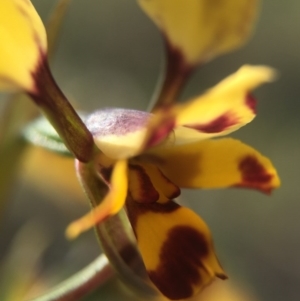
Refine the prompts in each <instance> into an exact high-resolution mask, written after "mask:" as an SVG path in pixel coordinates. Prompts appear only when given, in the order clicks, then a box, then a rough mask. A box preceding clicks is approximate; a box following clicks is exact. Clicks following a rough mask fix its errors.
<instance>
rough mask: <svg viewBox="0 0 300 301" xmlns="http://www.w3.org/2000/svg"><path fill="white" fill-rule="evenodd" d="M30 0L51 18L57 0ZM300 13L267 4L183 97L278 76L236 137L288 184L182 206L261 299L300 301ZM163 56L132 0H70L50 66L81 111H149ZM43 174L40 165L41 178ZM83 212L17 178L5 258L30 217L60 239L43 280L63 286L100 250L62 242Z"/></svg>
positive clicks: (6, 222) (298, 7)
mask: <svg viewBox="0 0 300 301" xmlns="http://www.w3.org/2000/svg"><path fill="white" fill-rule="evenodd" d="M33 3H34V4H35V5H36V8H37V10H38V11H39V12H40V14H41V16H42V18H43V19H44V20H45V18H46V16H47V14H48V13H49V11H50V9H51V8H52V6H53V5H54V3H55V1H53V0H43V1H41V0H39V1H38V0H36V1H33ZM299 12H300V3H299V2H298V1H295V0H286V1H284V2H283V1H279V0H265V1H263V2H262V7H261V14H260V18H259V20H258V23H257V26H256V31H255V33H254V35H253V37H252V39H251V40H250V42H249V43H248V44H247V45H246V46H245V47H243V48H242V49H241V50H238V51H236V52H234V53H231V54H229V55H225V56H222V57H220V58H217V59H215V60H214V61H212V62H210V63H208V64H207V65H205V66H203V67H202V68H200V69H199V70H198V71H197V72H196V73H195V74H194V76H193V77H192V78H191V80H190V81H189V83H188V85H187V86H186V89H185V91H184V93H183V96H182V99H187V98H189V97H191V96H194V95H198V94H200V93H201V92H203V91H204V90H205V89H206V88H208V87H211V86H212V85H214V84H216V83H217V82H218V81H219V80H221V79H222V78H224V77H225V76H227V75H228V74H230V73H232V72H234V71H235V70H237V69H238V68H239V67H240V66H241V65H243V64H265V65H270V66H273V67H275V68H276V69H277V70H278V71H279V74H280V77H279V79H278V80H277V81H276V82H275V83H273V84H270V85H265V86H263V87H262V88H260V89H259V90H257V91H256V92H255V93H254V94H255V96H256V97H257V98H258V100H259V102H258V116H257V117H256V119H255V120H254V121H253V122H252V123H251V124H249V125H248V126H246V127H245V128H243V129H241V130H239V131H238V133H236V134H234V135H233V136H234V137H236V138H239V139H241V140H242V141H244V142H245V143H247V144H250V145H252V146H253V147H255V148H256V149H258V150H259V151H261V152H262V153H263V154H264V155H266V156H268V157H269V158H270V159H271V160H272V161H273V163H274V165H275V166H276V167H277V169H278V172H279V175H280V177H281V180H282V187H281V188H280V189H278V190H277V191H275V192H274V193H273V194H272V196H266V195H263V194H260V193H258V192H253V191H248V190H241V189H227V190H217V191H216V190H215V191H184V192H183V197H184V200H185V201H186V203H187V204H188V205H189V206H190V207H191V208H193V209H194V210H195V211H197V212H198V213H199V214H200V215H201V216H202V217H203V218H204V219H205V220H206V222H207V223H208V225H209V226H210V228H211V230H212V233H213V236H214V241H215V245H216V249H217V253H218V255H219V258H220V260H221V262H222V264H223V266H224V268H225V270H226V271H227V273H228V275H229V276H230V279H231V280H229V281H233V282H234V283H237V284H238V286H239V287H242V288H244V289H246V290H248V291H250V292H251V293H252V294H253V295H254V296H256V297H257V300H264V301H266V300H267V301H268V300H272V301H282V300H289V301H298V300H299V298H300V289H299V285H300V256H299V253H300V236H299V230H300V218H299V217H300V202H299V196H300V181H299V171H300V140H299V136H300V118H299V114H300V84H299V78H300V39H299V35H300V18H299ZM162 58H163V48H162V41H161V38H160V35H159V34H158V31H157V29H156V28H155V26H154V25H153V24H152V23H151V21H150V20H148V18H146V16H145V15H144V14H143V12H142V11H140V9H139V7H138V6H137V4H136V2H135V1H132V0H131V1H128V0H102V1H95V0H93V1H92V0H85V1H82V0H81V1H80V0H74V1H73V4H72V6H71V8H70V11H69V13H68V15H67V18H66V22H65V26H64V31H63V35H62V37H61V40H60V44H59V49H58V52H57V56H56V58H55V62H54V64H53V68H52V69H53V72H54V75H55V77H56V79H57V81H58V83H59V85H60V86H61V88H62V89H63V91H64V92H65V93H66V94H67V95H68V96H69V98H70V99H71V100H74V102H75V103H76V106H77V107H78V108H80V109H84V110H86V111H92V110H95V109H97V108H103V107H107V106H113V107H125V108H135V109H141V110H144V109H145V108H146V107H147V104H148V102H149V99H150V97H151V95H152V93H153V90H154V87H155V84H156V81H157V77H158V75H159V72H160V69H161V64H162ZM0 108H1V107H0ZM44 168H46V167H43V166H40V169H39V170H40V176H42V175H43V173H44ZM61 173H63V170H61ZM87 208H88V207H87V205H86V206H85V204H81V203H80V202H75V201H74V196H71V195H70V196H68V195H66V194H64V195H63V196H62V195H61V194H59V191H56V192H53V191H52V195H48V194H46V193H42V192H41V190H38V189H36V188H35V187H34V185H29V184H28V182H26V181H25V180H24V178H21V179H19V180H18V182H17V183H16V185H15V189H14V191H13V194H12V195H11V196H10V202H9V203H8V206H7V211H6V214H5V216H4V217H3V219H2V222H1V226H2V227H1V229H0V233H1V238H0V244H1V248H0V256H1V258H2V259H3V258H5V256H6V254H7V252H8V246H9V244H10V243H11V242H12V241H13V237H14V235H15V234H16V233H17V232H18V229H19V228H20V227H21V226H22V225H23V224H24V223H25V222H26V221H27V220H30V219H37V220H39V222H40V223H41V224H43V225H44V226H45V228H46V229H47V233H49V235H50V236H51V237H54V238H53V241H52V243H51V246H50V247H49V248H48V249H47V252H46V255H45V256H44V257H45V258H44V261H45V263H46V268H45V271H46V272H45V274H46V275H47V274H49V275H50V274H53V273H54V272H55V271H56V270H55V269H57V271H58V270H59V271H60V272H59V273H60V277H61V278H62V279H63V278H64V277H65V276H67V275H69V274H70V273H72V272H73V271H76V270H78V269H79V268H80V267H82V266H84V265H85V264H86V263H88V262H90V261H91V260H92V259H93V258H94V257H95V256H96V255H97V253H98V246H97V243H96V242H95V239H94V236H93V233H88V234H85V235H83V236H82V237H81V238H79V239H78V240H77V241H75V242H72V243H69V242H68V241H66V239H65V238H64V235H63V232H64V228H65V226H66V225H67V224H68V223H69V222H70V221H71V220H73V219H74V218H76V217H79V216H80V214H81V213H82V212H86V210H87ZM61 270H63V272H61ZM55 281H56V280H53V283H54V282H55ZM50 283H51V281H50ZM107 291H108V290H107ZM118 298H120V300H124V299H122V298H121V297H117V295H116V296H112V297H108V296H107V295H105V296H104V297H103V299H101V300H118ZM97 300H100V299H97Z"/></svg>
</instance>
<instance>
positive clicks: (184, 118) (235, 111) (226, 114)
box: [146, 65, 275, 146]
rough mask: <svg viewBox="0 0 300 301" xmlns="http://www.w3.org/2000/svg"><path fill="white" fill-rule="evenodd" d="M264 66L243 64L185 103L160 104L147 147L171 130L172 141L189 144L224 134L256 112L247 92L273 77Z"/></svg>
mask: <svg viewBox="0 0 300 301" xmlns="http://www.w3.org/2000/svg"><path fill="white" fill-rule="evenodd" d="M274 77H275V71H274V70H273V69H272V68H269V67H266V66H248V65H245V66H243V67H241V68H240V69H239V70H237V71H236V72H235V73H233V74H232V75H230V76H228V77H227V78H225V79H224V80H222V81H221V82H220V83H218V84H217V85H215V86H214V87H212V88H211V89H209V90H208V91H207V92H206V93H204V94H203V95H200V96H198V97H196V98H194V99H192V100H191V101H189V102H187V103H185V104H179V105H174V106H168V107H163V108H161V109H158V110H157V111H156V112H155V113H154V115H155V116H154V117H153V118H152V119H151V120H150V122H149V128H150V129H149V130H148V135H147V137H148V140H147V143H146V145H147V146H154V145H157V144H158V143H159V142H161V141H162V140H163V139H165V138H166V137H167V134H169V133H170V132H171V131H172V130H174V137H175V138H174V141H175V142H174V143H175V144H183V143H191V142H195V141H198V140H204V139H209V138H213V137H218V136H224V135H227V134H229V133H231V132H233V131H236V130H238V129H239V128H241V127H242V126H244V125H246V124H247V123H249V122H251V121H252V120H253V118H254V117H255V115H256V112H255V99H254V98H253V97H252V96H251V94H250V92H251V91H252V90H253V89H255V88H256V87H258V86H260V85H262V84H263V83H267V82H271V81H272V80H274Z"/></svg>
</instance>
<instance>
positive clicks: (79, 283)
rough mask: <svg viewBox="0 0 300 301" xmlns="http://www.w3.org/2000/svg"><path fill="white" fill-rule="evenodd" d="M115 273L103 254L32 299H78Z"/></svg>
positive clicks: (49, 300)
mask: <svg viewBox="0 0 300 301" xmlns="http://www.w3.org/2000/svg"><path fill="white" fill-rule="evenodd" d="M113 275H114V271H113V269H112V267H111V266H110V264H109V262H108V260H107V258H106V257H105V255H101V256H99V257H98V258H96V259H95V260H94V261H93V262H92V263H90V264H89V265H88V266H87V267H85V268H84V269H83V270H81V271H80V272H78V273H77V274H75V275H73V276H71V277H70V278H69V279H67V280H65V281H63V282H62V283H60V284H59V285H57V286H56V287H54V288H53V289H52V290H50V291H49V292H48V293H46V294H44V295H43V296H41V297H37V298H35V299H32V300H31V301H78V300H79V299H80V298H81V297H83V296H85V295H87V294H89V293H91V292H92V291H93V290H94V289H96V288H97V287H99V286H101V285H102V284H104V283H105V282H106V281H107V280H108V279H110V278H111V277H112V276H113Z"/></svg>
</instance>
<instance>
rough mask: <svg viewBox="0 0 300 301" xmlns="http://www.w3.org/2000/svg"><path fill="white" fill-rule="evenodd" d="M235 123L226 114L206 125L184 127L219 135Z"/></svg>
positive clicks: (234, 120)
mask: <svg viewBox="0 0 300 301" xmlns="http://www.w3.org/2000/svg"><path fill="white" fill-rule="evenodd" d="M236 123H237V120H236V119H235V118H233V117H232V116H231V115H230V114H229V113H227V114H224V115H221V116H219V117H218V118H216V119H215V120H213V121H211V122H209V123H207V124H195V125H185V127H187V128H192V129H195V130H197V131H200V132H203V133H208V134H213V133H220V132H222V131H224V130H226V129H227V128H229V127H230V126H232V125H235V124H236Z"/></svg>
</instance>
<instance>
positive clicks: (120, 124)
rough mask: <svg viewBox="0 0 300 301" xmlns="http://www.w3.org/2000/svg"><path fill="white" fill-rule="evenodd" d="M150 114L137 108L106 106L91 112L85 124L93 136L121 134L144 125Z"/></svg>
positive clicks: (136, 129)
mask: <svg viewBox="0 0 300 301" xmlns="http://www.w3.org/2000/svg"><path fill="white" fill-rule="evenodd" d="M150 116H151V114H150V113H147V112H143V111H137V110H127V109H114V108H106V109H103V110H99V111H96V112H94V113H93V114H91V115H90V116H89V117H88V118H87V120H86V125H87V127H88V129H89V130H90V131H91V132H92V134H93V136H96V137H97V136H98V137H104V136H108V135H116V136H123V135H126V134H129V133H134V132H136V131H138V130H140V129H141V128H143V127H145V126H146V124H147V122H148V120H149V118H150Z"/></svg>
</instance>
